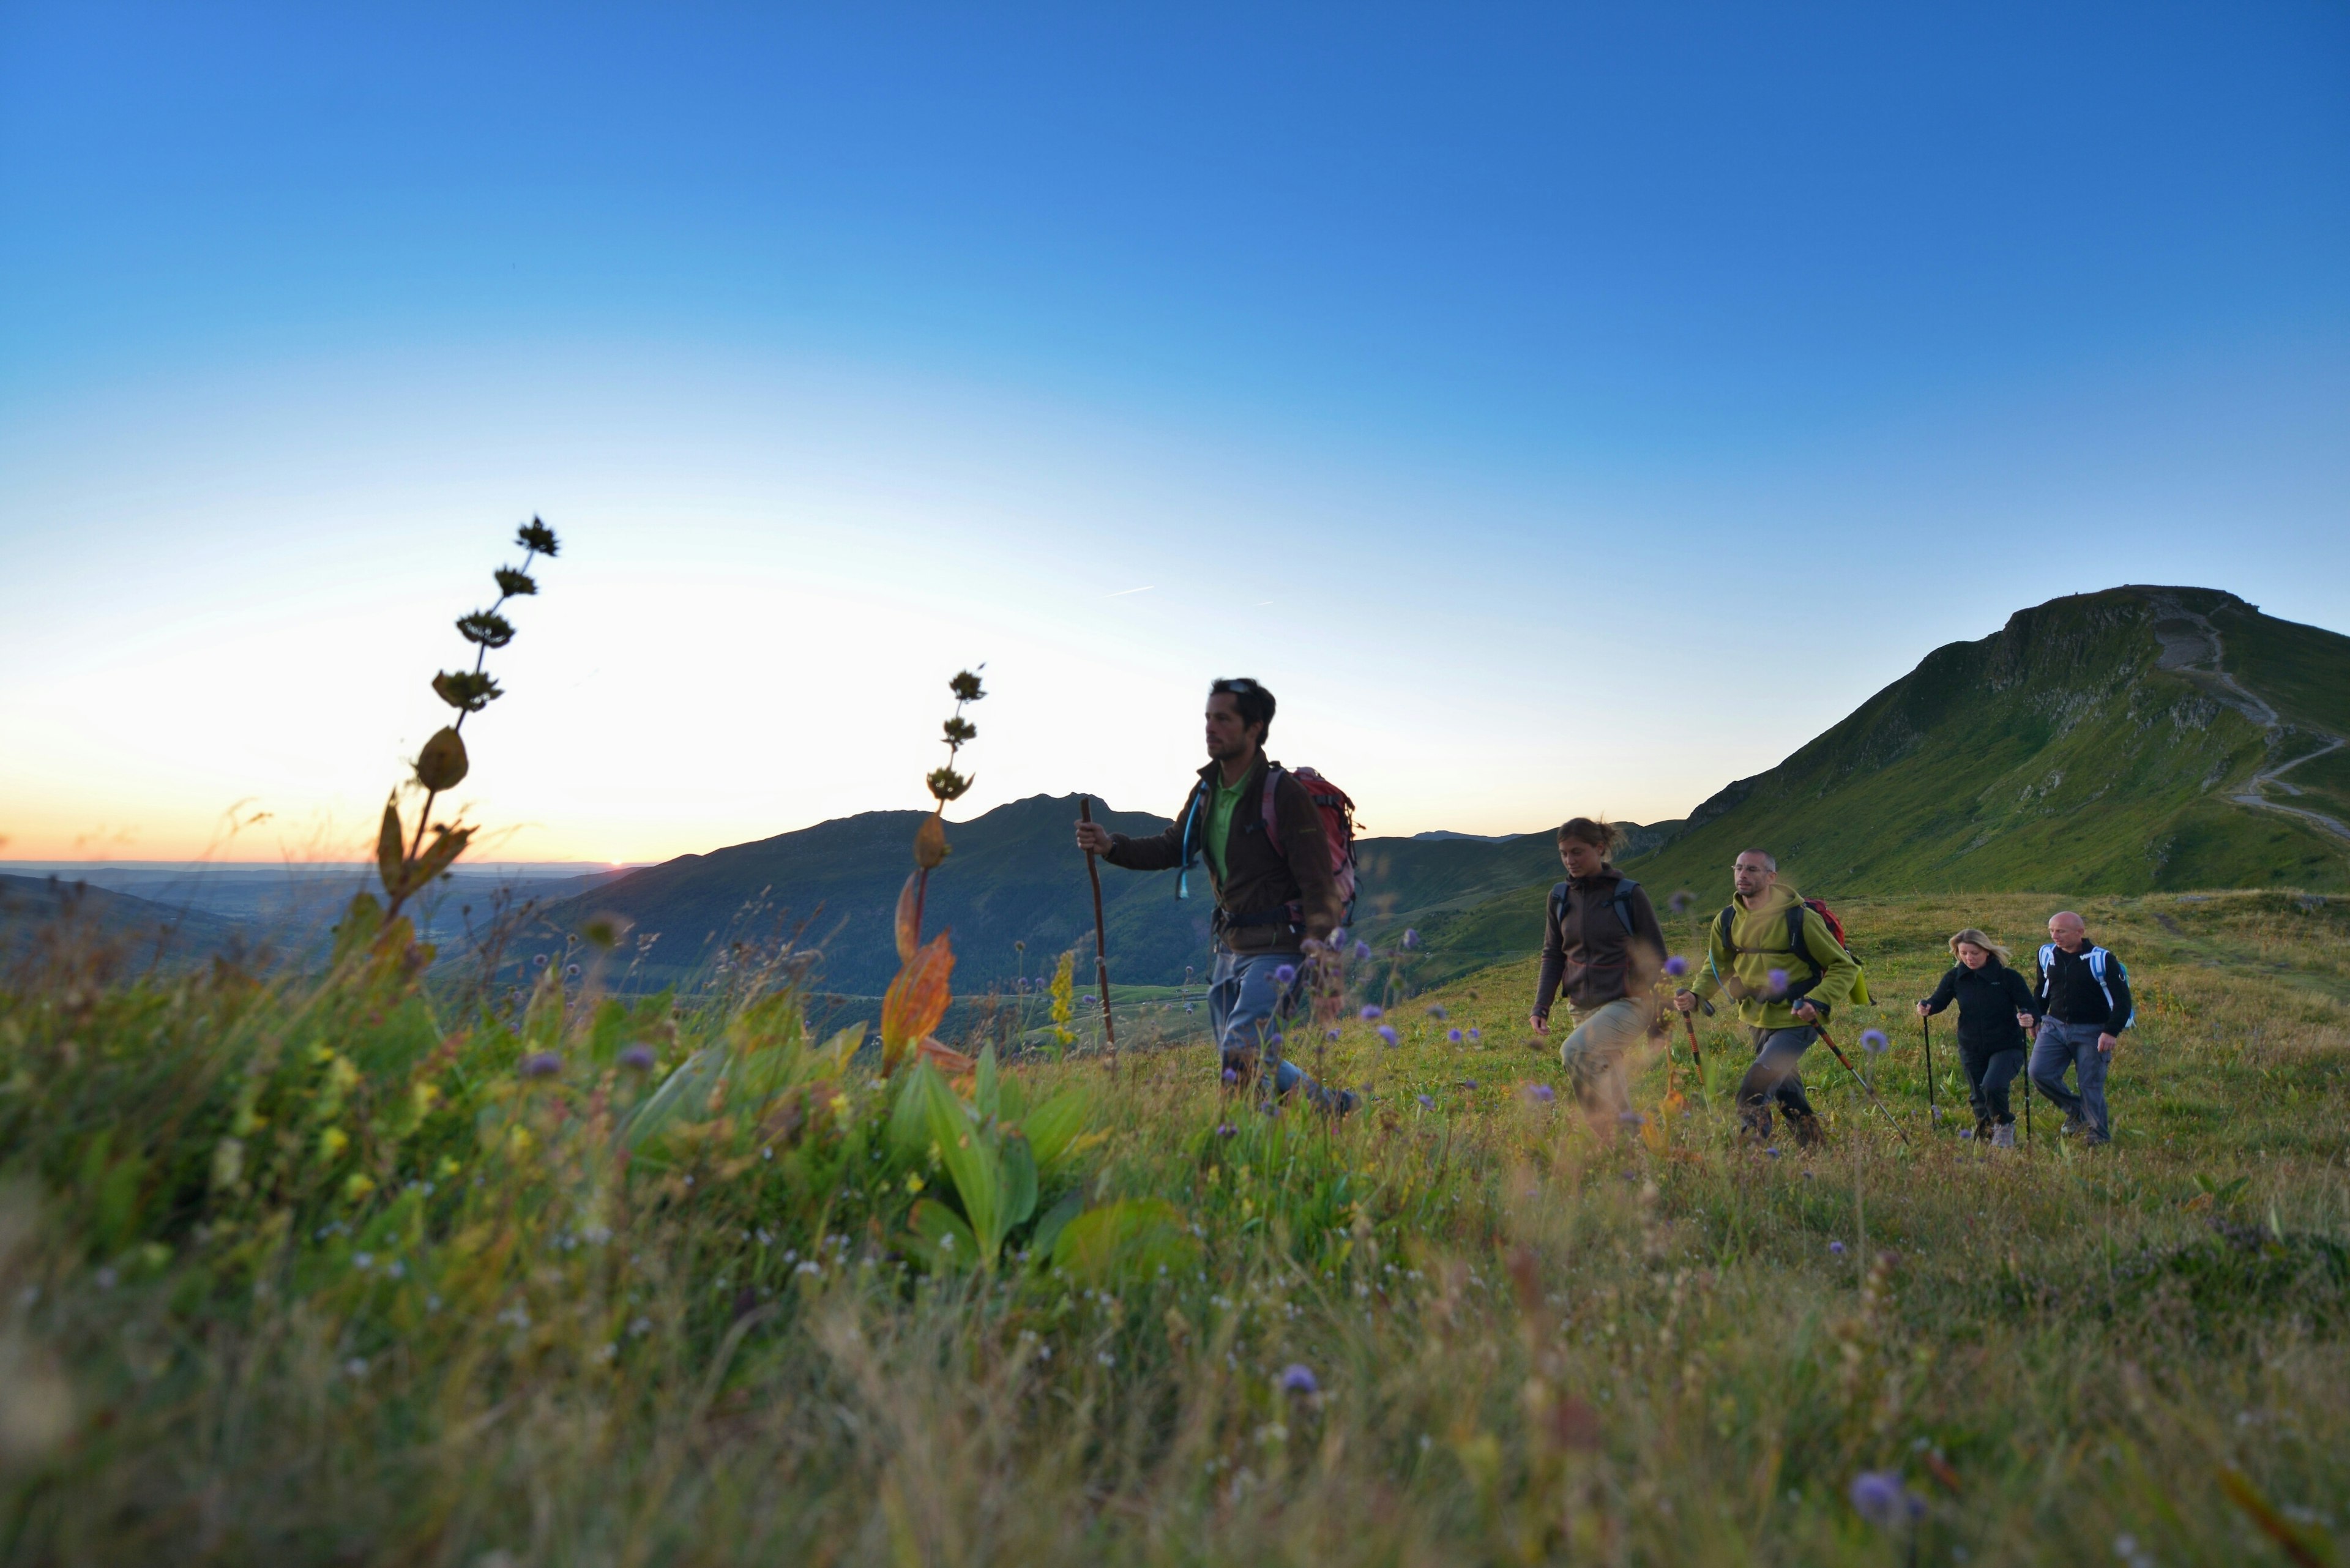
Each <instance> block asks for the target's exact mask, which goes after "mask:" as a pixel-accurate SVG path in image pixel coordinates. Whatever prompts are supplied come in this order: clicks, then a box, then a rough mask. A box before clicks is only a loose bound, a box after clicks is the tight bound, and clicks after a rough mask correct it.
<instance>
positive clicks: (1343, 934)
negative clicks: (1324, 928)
mask: <svg viewBox="0 0 2350 1568" xmlns="http://www.w3.org/2000/svg"><path fill="white" fill-rule="evenodd" d="M1330 945H1331V946H1332V947H1334V948H1343V947H1345V946H1346V945H1347V928H1346V927H1344V926H1340V927H1339V928H1338V929H1336V930H1335V931H1332V932H1331V933H1330Z"/></svg>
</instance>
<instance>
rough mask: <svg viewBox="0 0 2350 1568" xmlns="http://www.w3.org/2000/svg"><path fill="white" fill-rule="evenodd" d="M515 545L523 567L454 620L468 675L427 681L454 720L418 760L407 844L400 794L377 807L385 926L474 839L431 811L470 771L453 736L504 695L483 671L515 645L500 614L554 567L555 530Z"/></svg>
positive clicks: (508, 571)
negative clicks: (550, 563) (420, 800)
mask: <svg viewBox="0 0 2350 1568" xmlns="http://www.w3.org/2000/svg"><path fill="white" fill-rule="evenodd" d="M515 544H517V545H521V546H522V550H523V556H522V565H521V566H500V567H497V568H496V569H495V571H494V574H493V575H494V579H495V581H496V583H497V585H498V597H497V598H496V599H495V600H494V601H493V602H492V603H491V605H490V607H489V608H487V609H479V610H474V611H473V613H472V614H470V615H464V616H460V617H459V618H458V619H457V631H458V634H459V635H460V636H462V637H463V638H464V639H465V640H466V641H467V642H470V643H472V644H473V668H472V669H471V670H442V672H441V673H440V674H438V675H435V676H434V677H433V678H432V690H433V692H434V693H435V694H436V695H437V696H439V698H440V699H441V701H443V702H446V703H448V704H449V706H451V707H452V708H454V709H456V710H457V717H456V719H455V721H454V722H452V723H450V724H447V725H445V726H443V727H442V729H440V730H439V731H437V732H434V734H433V736H432V739H431V740H429V741H427V742H424V749H423V750H422V751H421V752H420V753H417V757H416V782H417V783H418V784H421V785H423V786H424V805H423V808H422V809H421V811H419V812H418V813H417V816H416V833H415V836H413V837H411V836H408V834H407V831H406V828H405V826H403V824H402V823H401V821H400V794H399V792H398V791H397V790H395V791H393V792H392V794H391V796H390V798H389V799H387V800H386V801H385V802H384V804H383V829H382V831H381V832H380V834H379V835H378V836H377V839H376V874H377V875H378V876H379V877H381V878H382V880H383V890H384V895H385V897H387V898H390V901H391V902H390V907H389V908H388V909H385V911H384V919H386V921H387V922H389V921H390V919H393V918H395V917H397V916H398V915H399V913H400V906H401V905H403V904H405V903H407V902H408V900H409V899H410V898H413V897H414V896H415V895H416V894H418V893H420V892H421V891H423V890H424V889H425V888H428V887H431V886H432V879H433V878H434V877H438V876H440V875H441V874H442V872H444V871H446V870H447V869H448V868H449V867H450V866H451V865H452V863H454V861H455V860H456V858H457V857H458V856H459V855H461V854H463V853H464V849H465V846H466V844H467V843H469V842H470V841H471V840H472V838H473V829H472V828H470V827H463V826H457V825H455V824H453V823H441V824H435V823H434V822H433V821H432V805H433V803H434V802H435V801H436V800H438V799H439V798H440V797H441V795H442V792H444V791H447V790H452V789H454V788H456V787H457V785H459V784H462V783H463V782H464V779H465V774H466V772H467V771H468V769H469V767H470V766H471V764H470V763H468V761H467V759H466V756H465V742H464V739H463V736H462V735H461V734H460V733H459V732H460V731H462V730H463V729H464V727H465V721H466V720H467V719H470V718H472V717H473V715H474V714H476V713H478V712H480V711H482V710H483V709H484V708H486V707H488V706H489V705H490V704H491V703H492V702H494V701H497V700H498V699H499V698H500V697H502V696H504V691H501V690H499V687H498V683H497V682H496V681H495V680H492V679H491V678H490V676H489V674H488V672H487V670H485V669H484V666H485V664H486V663H487V661H488V659H489V656H490V650H491V649H494V648H504V647H505V646H506V644H508V643H510V642H512V641H513V640H514V638H515V628H514V623H513V622H511V621H509V620H507V619H506V618H505V617H504V615H503V614H501V613H500V612H501V611H503V610H504V608H505V604H506V601H507V600H508V599H511V598H516V597H521V596H523V595H525V594H536V593H537V592H538V584H537V582H536V580H535V579H534V578H533V577H532V576H531V575H530V565H531V563H532V562H533V561H535V560H536V559H537V558H538V557H539V556H546V558H547V559H549V560H553V559H554V558H555V556H556V553H557V546H556V537H555V530H554V529H552V528H549V527H548V526H547V525H546V524H545V523H544V522H542V521H540V520H539V519H538V518H536V517H533V518H532V519H531V520H530V521H529V522H527V523H525V524H523V525H522V527H521V528H519V529H517V530H516V531H515ZM427 830H430V831H431V832H432V834H433V835H434V838H433V840H432V847H431V848H429V849H428V848H426V847H425V844H424V836H425V834H426V832H427Z"/></svg>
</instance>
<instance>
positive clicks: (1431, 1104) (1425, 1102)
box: [1419, 1095, 1436, 1111]
mask: <svg viewBox="0 0 2350 1568" xmlns="http://www.w3.org/2000/svg"><path fill="white" fill-rule="evenodd" d="M1419 1108H1420V1109H1421V1110H1423V1111H1432V1110H1434V1109H1435V1108H1436V1102H1435V1101H1434V1100H1431V1099H1430V1098H1429V1097H1428V1096H1426V1095H1422V1096H1419Z"/></svg>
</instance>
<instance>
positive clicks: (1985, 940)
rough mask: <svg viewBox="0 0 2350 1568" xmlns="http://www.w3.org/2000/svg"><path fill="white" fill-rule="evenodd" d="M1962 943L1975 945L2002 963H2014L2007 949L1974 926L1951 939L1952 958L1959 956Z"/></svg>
mask: <svg viewBox="0 0 2350 1568" xmlns="http://www.w3.org/2000/svg"><path fill="white" fill-rule="evenodd" d="M1960 942H1972V943H1974V945H1975V946H1977V947H1979V948H1981V949H1982V950H1983V951H1985V952H1987V953H1989V954H1991V957H1993V958H1995V959H1997V960H1999V961H2000V962H2002V963H2010V962H2012V961H2013V956H2012V954H2010V953H2009V952H2008V950H2006V949H2005V948H2003V947H2002V946H2000V945H1999V944H1998V943H1997V942H1995V941H1993V940H1991V939H1990V938H1989V937H1987V936H1985V935H1983V934H1982V932H1981V931H1979V930H1977V929H1975V928H1974V927H1972V926H1969V927H1968V928H1967V929H1965V930H1963V931H1960V933H1959V934H1958V935H1957V936H1955V937H1952V938H1951V939H1950V956H1951V957H1952V958H1956V957H1958V956H1959V944H1960Z"/></svg>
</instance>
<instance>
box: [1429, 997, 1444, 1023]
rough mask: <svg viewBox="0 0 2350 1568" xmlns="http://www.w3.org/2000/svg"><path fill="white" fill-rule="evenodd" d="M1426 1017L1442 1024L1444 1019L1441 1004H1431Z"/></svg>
mask: <svg viewBox="0 0 2350 1568" xmlns="http://www.w3.org/2000/svg"><path fill="white" fill-rule="evenodd" d="M1428 1015H1429V1016H1430V1018H1433V1019H1435V1020H1436V1021H1437V1022H1438V1023H1443V1022H1444V1017H1445V1013H1444V1007H1443V1004H1442V1003H1440V1002H1439V1003H1434V1004H1431V1005H1430V1008H1429V1010H1428Z"/></svg>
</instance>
